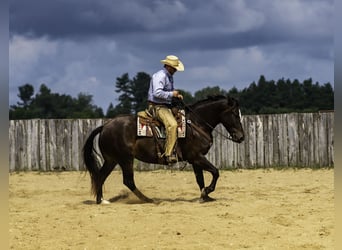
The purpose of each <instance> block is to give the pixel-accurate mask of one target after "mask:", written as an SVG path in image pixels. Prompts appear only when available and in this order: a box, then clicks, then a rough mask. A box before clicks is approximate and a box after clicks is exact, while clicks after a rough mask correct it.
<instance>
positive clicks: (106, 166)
mask: <svg viewBox="0 0 342 250" xmlns="http://www.w3.org/2000/svg"><path fill="white" fill-rule="evenodd" d="M115 166H116V162H109V161H105V162H104V163H103V165H102V167H101V169H100V173H99V179H98V183H97V187H98V189H97V192H96V203H97V204H100V203H101V202H105V201H104V200H103V192H102V186H103V183H104V182H105V180H106V179H107V177H108V176H109V174H110V173H111V172H112V171H113V169H114V168H115Z"/></svg>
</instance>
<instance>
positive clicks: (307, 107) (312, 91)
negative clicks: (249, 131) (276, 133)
mask: <svg viewBox="0 0 342 250" xmlns="http://www.w3.org/2000/svg"><path fill="white" fill-rule="evenodd" d="M233 92H234V96H235V97H237V98H238V99H239V101H240V106H241V111H242V113H243V114H271V113H290V112H317V111H319V110H333V109H334V91H333V88H332V86H331V85H330V83H325V84H324V85H323V86H321V85H319V83H315V84H313V83H312V79H311V78H309V79H307V80H304V81H303V83H300V82H299V81H298V80H297V79H295V80H294V81H291V80H289V79H287V80H285V79H279V80H278V81H277V82H274V81H273V80H271V81H267V80H266V79H265V77H264V76H260V78H259V81H258V83H257V84H256V83H255V82H253V83H251V84H250V85H249V87H248V88H244V89H243V90H242V91H240V92H239V91H236V90H234V91H233ZM229 93H230V92H229Z"/></svg>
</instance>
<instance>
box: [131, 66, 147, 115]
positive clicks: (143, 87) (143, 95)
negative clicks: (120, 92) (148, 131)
mask: <svg viewBox="0 0 342 250" xmlns="http://www.w3.org/2000/svg"><path fill="white" fill-rule="evenodd" d="M150 81H151V76H150V75H148V74H146V73H144V72H139V73H137V75H136V76H135V77H134V78H133V80H132V81H131V93H132V97H131V98H132V105H133V110H134V112H135V113H137V112H139V111H141V110H144V109H146V107H147V93H148V88H149V86H150Z"/></svg>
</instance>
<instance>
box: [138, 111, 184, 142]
mask: <svg viewBox="0 0 342 250" xmlns="http://www.w3.org/2000/svg"><path fill="white" fill-rule="evenodd" d="M172 113H173V115H174V116H175V118H176V121H177V124H178V126H177V136H178V138H185V134H186V133H185V132H186V120H185V110H184V109H175V110H172ZM137 135H138V136H142V137H153V136H156V137H157V138H166V131H165V126H164V124H163V123H162V122H160V121H159V120H157V119H156V118H155V117H153V116H152V114H151V113H150V112H149V111H148V110H147V109H146V110H144V111H140V112H138V115H137Z"/></svg>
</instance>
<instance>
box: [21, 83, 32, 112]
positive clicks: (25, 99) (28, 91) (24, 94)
mask: <svg viewBox="0 0 342 250" xmlns="http://www.w3.org/2000/svg"><path fill="white" fill-rule="evenodd" d="M18 89H19V94H18V97H19V98H20V100H22V102H18V105H19V106H23V107H27V106H28V105H30V103H31V101H32V96H33V94H34V88H33V86H32V85H31V84H29V83H26V84H25V85H23V86H20V87H18Z"/></svg>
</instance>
